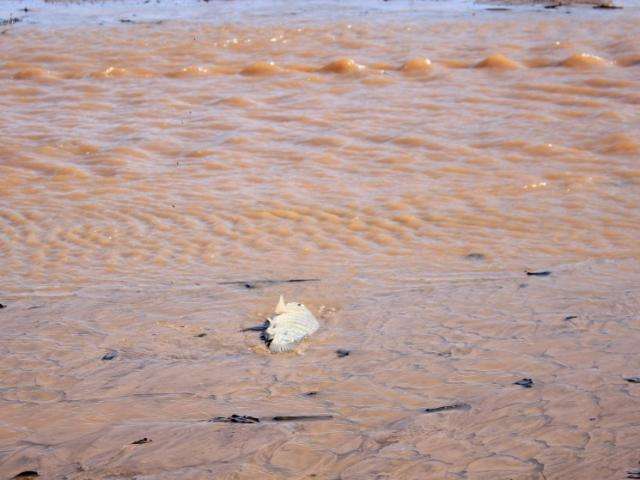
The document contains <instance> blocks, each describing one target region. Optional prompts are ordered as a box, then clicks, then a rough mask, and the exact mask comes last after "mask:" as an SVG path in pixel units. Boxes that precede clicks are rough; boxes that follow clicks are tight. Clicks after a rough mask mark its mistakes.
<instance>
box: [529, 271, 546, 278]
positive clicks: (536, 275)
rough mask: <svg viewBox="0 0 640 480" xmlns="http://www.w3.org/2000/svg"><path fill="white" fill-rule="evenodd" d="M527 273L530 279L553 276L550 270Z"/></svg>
mask: <svg viewBox="0 0 640 480" xmlns="http://www.w3.org/2000/svg"><path fill="white" fill-rule="evenodd" d="M526 273H527V275H529V276H530V277H548V276H549V275H551V272H550V271H549V270H540V271H537V272H530V271H528V270H527V272H526Z"/></svg>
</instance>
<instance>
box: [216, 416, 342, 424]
mask: <svg viewBox="0 0 640 480" xmlns="http://www.w3.org/2000/svg"><path fill="white" fill-rule="evenodd" d="M332 418H333V415H276V416H275V417H266V418H263V419H262V420H260V419H259V418H258V417H252V416H249V415H236V414H233V415H231V416H230V417H213V418H212V419H210V420H208V422H210V423H260V422H261V421H263V422H264V421H267V422H268V421H272V422H310V421H315V420H331V419H332Z"/></svg>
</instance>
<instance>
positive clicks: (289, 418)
mask: <svg viewBox="0 0 640 480" xmlns="http://www.w3.org/2000/svg"><path fill="white" fill-rule="evenodd" d="M332 418H333V415H280V416H276V417H271V420H273V421H274V422H309V421H314V420H331V419H332Z"/></svg>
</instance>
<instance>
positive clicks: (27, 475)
mask: <svg viewBox="0 0 640 480" xmlns="http://www.w3.org/2000/svg"><path fill="white" fill-rule="evenodd" d="M39 476H40V475H39V474H38V472H36V471H35V470H25V471H24V472H20V473H19V474H17V475H15V476H13V477H11V478H12V480H13V479H16V478H36V477H39Z"/></svg>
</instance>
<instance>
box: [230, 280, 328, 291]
mask: <svg viewBox="0 0 640 480" xmlns="http://www.w3.org/2000/svg"><path fill="white" fill-rule="evenodd" d="M319 281H320V279H319V278H288V279H284V280H278V279H265V280H238V281H230V282H218V285H239V286H242V287H244V288H248V289H251V288H257V287H259V286H260V285H279V284H282V283H303V282H319Z"/></svg>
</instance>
